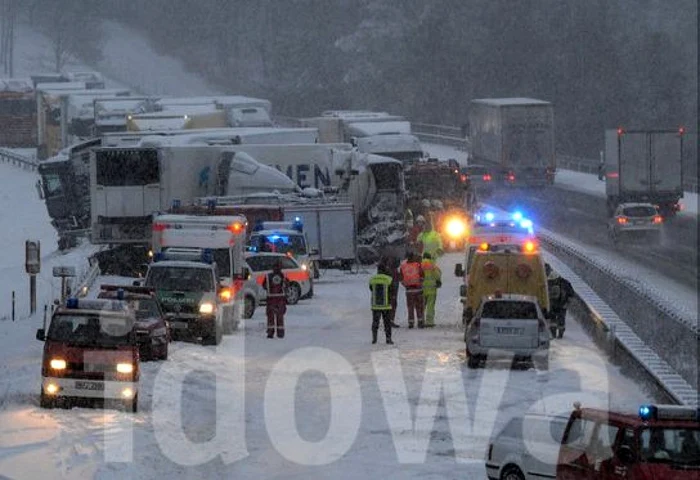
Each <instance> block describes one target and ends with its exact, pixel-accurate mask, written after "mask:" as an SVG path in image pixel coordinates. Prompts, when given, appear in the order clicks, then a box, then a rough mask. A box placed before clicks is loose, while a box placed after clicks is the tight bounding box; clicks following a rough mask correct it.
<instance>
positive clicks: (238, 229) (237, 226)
mask: <svg viewBox="0 0 700 480" xmlns="http://www.w3.org/2000/svg"><path fill="white" fill-rule="evenodd" d="M228 230H229V231H230V232H231V233H233V234H236V235H238V234H239V233H242V232H243V224H242V223H241V222H233V223H232V224H231V225H229V226H228Z"/></svg>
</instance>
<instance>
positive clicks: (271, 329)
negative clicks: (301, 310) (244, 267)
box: [262, 262, 289, 338]
mask: <svg viewBox="0 0 700 480" xmlns="http://www.w3.org/2000/svg"><path fill="white" fill-rule="evenodd" d="M262 286H263V288H264V289H265V292H267V306H266V307H265V313H267V338H272V337H274V336H275V329H276V330H277V337H278V338H284V314H285V313H286V312H287V288H289V281H288V280H287V278H286V277H285V276H284V273H282V263H281V262H277V263H276V264H275V266H274V267H273V268H272V271H271V272H270V273H268V274H267V275H265V279H264V280H263V284H262Z"/></svg>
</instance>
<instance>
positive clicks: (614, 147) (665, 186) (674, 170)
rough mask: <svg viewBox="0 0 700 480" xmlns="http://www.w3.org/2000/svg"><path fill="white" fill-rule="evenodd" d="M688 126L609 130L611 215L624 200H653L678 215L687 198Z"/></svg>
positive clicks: (607, 162)
mask: <svg viewBox="0 0 700 480" xmlns="http://www.w3.org/2000/svg"><path fill="white" fill-rule="evenodd" d="M684 133H685V130H684V129H683V128H682V127H681V128H678V129H676V130H632V129H630V130H627V129H624V128H618V129H609V130H606V131H605V159H604V167H605V172H604V173H605V193H606V196H607V207H608V215H609V216H612V214H613V212H614V211H615V209H616V208H617V206H618V205H619V204H620V203H627V202H649V203H653V204H655V205H658V206H659V212H660V213H661V215H662V216H664V217H671V216H674V215H675V214H676V213H677V212H678V211H679V210H680V205H679V203H678V202H679V200H680V199H681V198H683V136H684Z"/></svg>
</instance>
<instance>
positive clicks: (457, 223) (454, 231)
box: [445, 218, 467, 238]
mask: <svg viewBox="0 0 700 480" xmlns="http://www.w3.org/2000/svg"><path fill="white" fill-rule="evenodd" d="M466 230H467V227H466V225H465V224H464V222H463V221H462V220H460V219H459V218H451V219H450V220H449V221H448V222H447V225H446V227H445V231H446V232H447V234H448V235H449V236H450V237H453V238H458V237H461V236H463V235H464V232H465V231H466Z"/></svg>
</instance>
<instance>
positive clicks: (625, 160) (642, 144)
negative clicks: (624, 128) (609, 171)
mask: <svg viewBox="0 0 700 480" xmlns="http://www.w3.org/2000/svg"><path fill="white" fill-rule="evenodd" d="M618 141H619V148H620V150H619V153H620V191H621V192H630V193H631V192H648V191H649V189H650V186H651V185H650V184H651V165H650V163H649V162H650V158H649V137H648V135H647V134H646V133H640V132H624V133H622V135H620V136H619V139H618Z"/></svg>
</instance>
